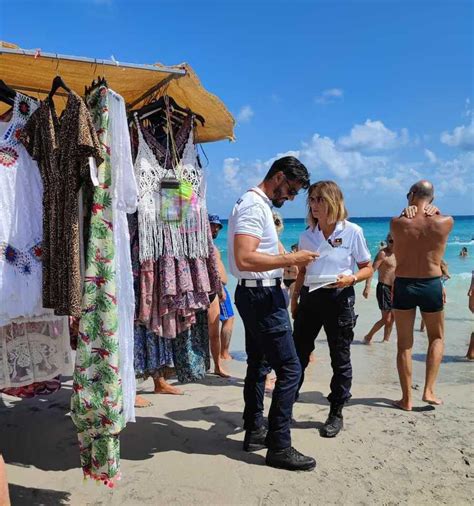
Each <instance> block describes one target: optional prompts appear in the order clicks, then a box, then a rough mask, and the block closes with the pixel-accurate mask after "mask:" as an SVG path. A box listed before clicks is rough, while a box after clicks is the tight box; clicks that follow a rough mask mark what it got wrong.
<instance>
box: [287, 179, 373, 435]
mask: <svg viewBox="0 0 474 506" xmlns="http://www.w3.org/2000/svg"><path fill="white" fill-rule="evenodd" d="M347 215H348V214H347V210H346V207H345V205H344V197H343V195H342V192H341V190H340V188H339V186H338V185H337V184H336V183H334V182H333V181H319V182H318V183H314V184H312V185H311V186H310V188H309V190H308V218H307V220H308V224H309V227H308V228H307V229H306V230H305V231H304V232H303V233H302V234H301V235H300V240H299V248H301V249H306V250H310V251H314V252H318V253H319V258H317V259H316V260H315V261H314V262H312V263H311V264H309V265H308V266H307V267H306V268H302V269H301V270H300V272H299V273H298V278H297V280H296V283H295V291H294V294H293V296H292V300H291V311H292V314H293V318H295V324H294V331H293V337H294V340H295V346H296V351H297V353H298V356H299V359H300V362H301V368H302V370H303V374H302V376H301V380H300V385H299V387H300V388H301V385H302V384H303V381H304V370H305V369H306V367H307V365H308V362H309V356H310V354H311V352H312V351H313V350H314V340H315V339H316V337H317V336H318V334H319V332H320V330H321V328H322V327H324V330H325V332H326V335H327V340H328V345H329V352H330V355H331V366H332V370H333V376H332V380H331V393H330V394H329V396H328V400H329V402H330V403H331V409H330V412H329V417H328V419H327V420H326V423H325V424H324V426H323V427H322V428H321V431H320V433H321V436H323V437H334V436H336V435H337V434H338V433H339V431H340V430H341V429H342V427H343V417H342V408H343V406H344V403H345V402H346V401H347V400H348V399H350V397H351V385H352V365H351V355H350V345H351V342H352V340H353V338H354V332H353V328H354V326H355V323H356V320H357V316H356V315H355V313H354V302H355V292H354V285H355V284H356V283H359V282H361V281H364V280H366V279H367V278H369V277H370V276H372V275H373V269H372V266H371V262H370V252H369V250H368V248H367V244H366V241H365V238H364V234H363V231H362V228H361V227H359V226H358V225H356V224H354V223H351V222H349V221H347V220H346V218H347ZM356 265H357V267H358V269H359V270H358V271H357V272H356V269H355V267H356ZM332 276H333V279H337V281H336V282H332V284H329V285H327V284H326V286H322V285H323V284H324V282H325V281H326V282H327V280H328V279H330V278H331V277H332ZM315 286H319V288H317V289H315V290H312V291H311V292H310V291H309V289H310V288H314V287H315ZM298 299H299V302H298Z"/></svg>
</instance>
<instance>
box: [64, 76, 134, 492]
mask: <svg viewBox="0 0 474 506" xmlns="http://www.w3.org/2000/svg"><path fill="white" fill-rule="evenodd" d="M87 103H88V106H89V108H90V109H91V111H92V115H93V120H94V126H95V128H96V130H97V133H98V136H99V139H100V143H101V148H102V157H103V159H104V162H103V163H102V164H101V165H100V166H99V167H98V181H99V185H98V186H97V187H95V188H94V192H93V200H92V206H91V216H90V222H89V234H88V237H89V239H88V242H87V252H86V270H85V280H84V292H83V299H82V316H81V321H80V324H79V335H78V342H77V352H76V366H75V370H74V376H73V380H74V384H73V395H72V398H71V415H72V419H73V421H74V423H75V425H76V427H77V430H78V437H79V446H80V452H81V464H82V468H83V471H84V474H85V476H89V477H91V478H93V479H96V480H100V481H102V482H104V483H105V484H106V485H108V486H113V483H114V478H117V477H118V475H119V466H120V442H119V434H120V431H121V430H122V429H123V428H124V425H125V420H124V416H123V403H122V383H121V378H120V374H119V340H118V335H117V328H118V310H117V298H116V285H115V268H114V265H115V264H114V237H113V207H112V196H111V182H112V172H111V163H110V148H109V146H108V145H107V142H108V135H107V134H108V130H109V115H108V94H107V88H105V87H104V86H101V87H99V88H96V89H95V90H94V91H93V92H92V93H91V94H90V95H89V97H88V98H87Z"/></svg>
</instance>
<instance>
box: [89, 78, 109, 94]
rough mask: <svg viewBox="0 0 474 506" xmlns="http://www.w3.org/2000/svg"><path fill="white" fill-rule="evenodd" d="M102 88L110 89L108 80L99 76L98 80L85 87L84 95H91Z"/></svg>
mask: <svg viewBox="0 0 474 506" xmlns="http://www.w3.org/2000/svg"><path fill="white" fill-rule="evenodd" d="M100 86H105V87H106V88H108V87H109V85H108V84H107V79H105V77H101V76H98V77H97V80H96V79H94V80H93V81H92V83H91V85H90V86H84V94H85V95H89V93H91V92H92V91H93V90H94V89H95V88H99V87H100Z"/></svg>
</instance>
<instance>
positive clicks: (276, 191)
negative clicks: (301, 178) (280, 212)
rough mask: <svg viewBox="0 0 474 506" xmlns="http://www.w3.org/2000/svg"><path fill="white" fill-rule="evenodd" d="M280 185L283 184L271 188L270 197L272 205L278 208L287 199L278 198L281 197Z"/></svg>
mask: <svg viewBox="0 0 474 506" xmlns="http://www.w3.org/2000/svg"><path fill="white" fill-rule="evenodd" d="M282 186H283V185H280V186H278V187H277V188H275V189H274V190H273V198H272V199H271V201H272V204H273V207H277V208H280V207H282V206H283V204H284V203H285V202H286V201H287V200H288V199H281V198H279V197H281V194H282V191H281V187H282Z"/></svg>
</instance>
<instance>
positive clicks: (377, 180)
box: [223, 122, 474, 203]
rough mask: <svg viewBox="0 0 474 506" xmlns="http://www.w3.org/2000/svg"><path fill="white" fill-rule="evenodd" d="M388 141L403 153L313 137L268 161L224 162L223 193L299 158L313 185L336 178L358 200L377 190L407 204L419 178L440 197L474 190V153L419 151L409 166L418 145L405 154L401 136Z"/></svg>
mask: <svg viewBox="0 0 474 506" xmlns="http://www.w3.org/2000/svg"><path fill="white" fill-rule="evenodd" d="M370 123H380V124H381V122H370ZM381 125H382V126H383V124H381ZM357 126H358V125H356V126H355V127H357ZM359 126H360V125H359ZM355 127H354V128H355ZM384 128H385V127H384ZM381 130H382V131H383V128H381ZM387 130H388V129H387ZM352 131H354V129H352ZM351 133H352V132H351ZM388 137H389V138H390V142H391V143H396V142H397V139H398V146H399V149H397V150H393V151H390V152H387V153H384V154H383V155H381V154H380V153H376V152H375V153H374V152H363V151H361V150H356V149H351V150H347V149H346V148H345V147H343V146H341V143H340V142H338V141H336V140H335V139H333V138H331V137H328V136H323V135H320V134H319V133H315V134H314V135H313V136H312V137H311V138H310V139H309V140H308V141H306V142H302V143H301V146H300V148H299V149H293V150H288V151H286V152H281V153H277V154H275V156H273V157H271V158H269V159H267V160H264V161H262V160H258V159H257V160H254V161H251V162H242V161H241V160H239V158H226V159H225V160H224V164H223V175H224V178H223V179H224V187H225V189H226V191H227V194H226V193H224V194H223V196H225V198H227V197H228V196H229V195H232V198H234V197H237V196H239V195H240V194H241V193H243V192H244V191H245V190H247V189H248V188H250V187H252V186H254V185H256V184H258V183H259V182H261V181H262V179H263V177H264V176H265V174H266V173H267V171H268V169H269V168H270V166H271V164H272V163H273V162H274V161H275V160H276V159H278V158H281V157H283V156H289V155H291V156H295V157H297V158H298V159H300V160H301V161H302V162H303V163H304V164H305V165H306V167H307V168H308V170H309V171H310V174H311V180H312V181H317V180H321V179H335V180H336V181H338V182H339V183H340V184H341V185H342V186H343V187H344V191H345V192H349V193H352V194H354V195H367V196H368V195H370V194H372V192H374V191H375V190H377V195H378V198H382V199H386V200H387V202H388V201H390V200H392V201H399V202H401V203H403V202H404V195H405V194H406V192H407V191H408V189H409V188H410V186H411V185H412V184H413V183H415V182H416V181H418V180H420V179H429V180H430V181H432V182H433V184H434V186H435V193H436V196H437V198H439V197H444V196H453V197H455V196H456V195H463V196H465V195H467V194H468V192H473V191H474V180H473V177H472V174H474V151H473V152H462V153H460V154H459V155H458V156H456V157H454V158H452V159H448V160H443V159H442V158H440V157H439V156H437V155H436V154H435V153H434V152H433V151H431V150H429V149H427V148H421V147H416V146H415V149H416V150H417V155H416V157H417V158H416V159H415V161H413V160H412V161H410V160H409V159H408V161H407V160H406V158H407V153H410V155H413V153H414V152H413V149H412V148H414V146H413V145H412V144H411V143H410V148H411V149H410V151H407V152H404V150H403V149H401V148H402V147H403V146H404V144H403V142H402V141H401V140H400V139H402V138H403V134H402V133H397V134H395V136H388ZM387 142H388V141H387ZM381 144H382V141H380V140H378V141H377V144H376V145H377V146H380V145H381ZM365 146H367V143H366V144H365V145H364V147H365ZM379 189H381V190H382V193H380V192H379V191H378V190H379ZM381 195H382V196H383V197H381ZM363 198H365V197H363Z"/></svg>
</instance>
